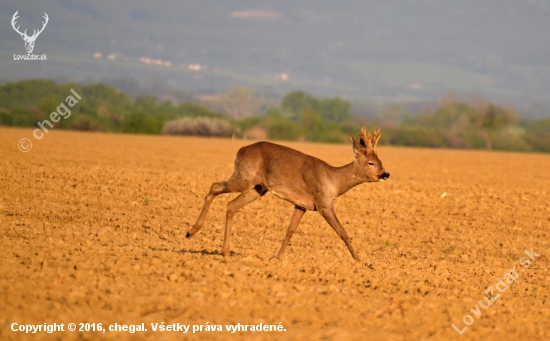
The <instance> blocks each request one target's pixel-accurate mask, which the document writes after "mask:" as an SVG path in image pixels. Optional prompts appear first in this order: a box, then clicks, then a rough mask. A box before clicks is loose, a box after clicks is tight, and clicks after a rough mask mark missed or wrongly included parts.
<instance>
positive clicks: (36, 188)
mask: <svg viewBox="0 0 550 341" xmlns="http://www.w3.org/2000/svg"><path fill="white" fill-rule="evenodd" d="M382 133H383V132H382ZM23 137H27V138H29V139H30V140H31V141H32V142H33V147H32V149H31V150H30V151H29V152H27V153H22V152H21V151H19V150H18V148H17V141H19V139H20V138H23ZM249 143H250V141H242V140H227V139H201V138H181V137H161V136H125V135H112V134H86V133H75V132H63V131H51V132H50V133H48V134H45V136H44V138H43V139H42V140H35V139H34V138H33V137H32V130H21V129H7V128H1V129H0V245H1V247H0V262H1V263H0V339H2V340H12V339H14V340H19V339H20V340H27V339H32V340H50V339H56V340H57V339H63V340H73V339H74V340H76V339H88V340H96V339H112V340H114V339H132V340H142V339H151V340H153V339H163V340H172V339H174V340H180V339H188V340H210V339H217V340H222V339H223V340H225V339H239V340H241V339H252V340H264V339H265V340H309V339H311V340H320V339H322V340H365V339H376V340H427V339H429V340H449V339H460V340H499V341H501V340H515V339H524V340H545V339H546V340H547V339H550V328H549V327H550V306H549V305H550V299H549V293H550V291H549V284H550V280H549V278H550V277H549V276H548V269H549V267H550V262H549V259H548V258H546V257H550V253H549V252H548V236H549V233H550V228H549V225H550V206H549V205H548V203H550V193H549V192H550V172H549V171H548V170H549V169H550V155H537V154H515V153H499V152H484V151H457V150H432V149H412V148H411V149H407V148H390V147H380V148H379V151H378V154H379V157H380V159H381V160H382V161H383V163H384V166H385V168H386V169H387V170H388V171H389V172H390V173H391V177H390V179H389V180H388V181H387V182H386V183H375V184H363V185H360V186H358V187H356V188H354V189H352V190H351V191H350V192H348V193H346V194H345V195H343V196H342V197H340V198H339V199H338V203H337V213H338V216H339V218H340V221H341V222H342V224H343V225H344V227H345V228H346V230H347V232H348V234H349V235H350V236H351V237H352V244H353V245H354V247H355V249H356V251H357V252H358V254H359V256H360V257H361V258H362V261H361V262H359V263H357V262H355V261H353V259H352V258H351V256H350V254H349V252H348V250H347V249H346V247H345V245H344V243H343V242H342V241H341V240H340V239H339V238H338V237H337V235H336V233H335V232H334V231H333V230H332V229H331V228H330V227H329V226H328V224H327V223H326V222H324V221H323V219H322V218H321V217H320V216H319V214H318V213H316V212H307V213H306V215H305V216H304V218H303V220H302V222H301V224H300V226H299V227H298V230H297V232H296V234H295V235H294V237H293V239H292V240H291V244H290V245H289V247H288V248H287V251H286V253H285V256H284V258H283V260H282V261H278V260H274V259H271V260H270V258H271V257H272V256H273V255H274V254H275V253H276V252H277V251H278V248H279V247H280V244H281V242H282V240H283V238H284V235H285V231H286V227H287V224H288V222H289V219H290V215H291V213H292V205H291V204H289V203H288V202H285V201H282V200H280V199H278V198H277V197H275V196H273V195H272V194H269V193H268V194H267V195H266V196H265V197H263V198H261V199H259V200H257V201H255V202H253V203H252V204H250V205H249V206H246V207H245V208H244V209H242V211H241V212H239V213H238V214H236V216H235V218H234V220H233V232H232V245H231V248H232V251H233V252H232V257H231V258H230V259H229V260H228V261H225V260H224V259H223V257H222V256H221V253H220V251H221V246H222V242H223V226H224V219H225V207H226V205H227V203H228V202H229V201H230V200H231V199H232V198H234V197H235V196H236V194H228V195H222V196H219V197H218V198H216V200H215V201H214V203H213V204H212V207H211V209H210V212H209V214H208V217H207V219H206V223H205V226H204V227H203V229H202V230H201V231H200V232H199V233H198V234H197V235H196V236H194V237H193V238H190V239H186V238H185V234H186V232H187V230H188V229H189V228H190V227H191V226H192V224H193V223H194V222H195V219H196V218H197V216H198V213H199V211H200V209H201V207H202V204H203V198H204V196H205V195H206V193H207V191H208V189H209V186H210V184H211V183H212V182H215V181H221V180H225V179H227V178H228V177H229V175H230V174H231V173H232V170H233V157H234V155H235V153H236V152H237V150H238V149H239V147H241V146H243V145H246V144H249ZM285 144H286V145H288V146H290V147H293V148H296V149H298V150H300V151H303V152H305V153H308V154H311V155H314V156H317V157H319V158H321V159H323V160H326V161H327V162H328V163H330V164H332V165H343V164H345V163H348V162H350V161H351V160H352V151H351V147H350V146H348V145H323V144H306V143H285ZM444 193H446V196H444V195H443V194H444ZM531 248H533V250H534V251H535V252H536V253H539V254H540V255H541V256H540V257H539V258H536V260H535V261H532V262H531V265H530V266H529V267H528V268H526V269H524V271H523V272H521V271H520V269H522V268H523V267H522V266H521V265H520V258H521V257H526V255H525V254H524V250H526V249H527V250H531ZM514 266H516V271H517V272H518V273H519V278H518V279H516V281H515V283H513V284H512V285H510V286H509V288H508V289H507V290H505V291H504V292H502V293H500V298H499V299H498V300H497V301H496V302H495V303H494V304H493V305H492V306H490V307H488V308H487V310H485V309H484V308H480V313H481V317H478V316H477V315H476V314H475V313H473V312H471V310H474V311H475V309H476V304H478V301H482V303H485V301H484V300H483V297H484V296H485V291H486V290H487V287H489V286H492V287H493V288H494V287H495V284H496V283H497V281H498V278H503V276H504V274H505V273H506V272H509V271H510V270H511V269H512V268H513V267H514ZM501 288H502V286H501ZM498 293H499V292H498V291H497V289H494V295H495V296H496V295H497V294H498ZM478 307H479V304H478ZM466 314H469V315H471V316H472V317H473V318H474V322H473V324H472V325H471V326H469V327H468V329H467V330H465V331H464V334H463V335H462V336H459V334H458V333H457V332H456V331H455V330H454V329H453V328H452V327H451V324H455V325H456V326H457V328H459V329H462V328H463V327H464V326H465V324H464V322H463V317H464V316H465V315H466ZM466 321H469V320H468V319H467V320H466ZM14 322H16V323H19V324H43V323H53V322H57V323H64V324H65V326H66V325H67V324H68V323H69V322H74V323H79V322H89V323H94V322H96V323H97V322H100V323H102V324H103V327H104V328H105V327H107V326H108V325H110V324H113V323H115V322H116V323H118V324H138V323H142V322H143V323H145V324H146V327H147V328H148V329H149V330H148V332H144V333H135V334H129V333H123V332H106V333H104V334H102V333H97V332H95V333H94V332H68V331H66V332H62V333H55V334H46V333H40V334H35V335H27V334H24V333H16V332H13V331H11V325H12V323H14ZM160 322H164V323H165V325H168V324H172V323H177V322H179V323H181V324H190V325H192V324H195V325H199V324H203V325H204V324H206V323H207V322H208V323H209V325H222V326H223V328H225V325H228V324H237V323H241V324H248V325H250V324H254V325H257V324H259V323H264V324H276V325H278V324H279V322H282V325H283V326H284V328H285V329H286V332H240V333H239V332H237V333H235V334H230V333H227V332H199V333H195V334H192V333H190V334H182V333H176V332H164V333H159V332H152V331H151V328H150V323H160Z"/></svg>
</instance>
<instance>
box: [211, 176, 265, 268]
mask: <svg viewBox="0 0 550 341" xmlns="http://www.w3.org/2000/svg"><path fill="white" fill-rule="evenodd" d="M265 193H267V189H266V188H265V187H263V186H262V185H256V186H255V187H254V188H252V189H249V190H248V191H246V192H244V193H242V194H241V195H239V196H238V197H236V198H235V199H233V200H231V201H230V202H229V204H227V213H226V219H225V235H224V239H223V247H222V253H223V256H224V257H229V249H230V239H231V220H232V219H233V216H234V215H235V213H237V212H238V211H239V210H240V209H241V208H243V207H244V206H246V205H248V204H250V203H251V202H253V201H254V200H256V199H258V198H259V197H261V196H263V195H264V194H265Z"/></svg>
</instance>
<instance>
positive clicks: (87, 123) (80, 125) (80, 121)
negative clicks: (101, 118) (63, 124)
mask: <svg viewBox="0 0 550 341" xmlns="http://www.w3.org/2000/svg"><path fill="white" fill-rule="evenodd" d="M69 129H73V130H81V131H106V130H107V129H106V128H105V126H104V125H103V124H101V123H100V122H96V121H94V120H92V119H91V118H89V117H88V116H83V115H81V116H79V117H77V118H75V119H74V120H73V121H72V122H71V124H70V126H69Z"/></svg>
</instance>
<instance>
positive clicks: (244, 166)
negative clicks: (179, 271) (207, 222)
mask: <svg viewBox="0 0 550 341" xmlns="http://www.w3.org/2000/svg"><path fill="white" fill-rule="evenodd" d="M350 136H351V135H350ZM359 136H360V137H361V140H363V141H362V142H363V144H362V143H359V142H357V140H356V139H355V138H354V137H353V136H351V140H352V144H353V150H354V153H355V159H354V160H353V161H352V162H351V163H350V164H348V165H345V166H342V167H333V166H331V165H329V164H327V163H326V162H324V161H322V160H319V159H317V158H315V157H313V156H310V155H307V154H304V153H302V152H299V151H297V150H294V149H292V148H288V147H285V146H281V145H278V144H274V143H270V142H257V143H254V144H251V145H249V146H246V147H243V148H241V149H240V150H239V151H238V152H237V156H236V157H235V171H234V172H233V175H231V177H230V178H229V180H227V181H226V182H216V183H213V184H212V187H211V188H210V192H209V193H208V195H207V196H206V198H205V202H204V206H203V209H202V211H201V213H200V215H199V218H198V219H197V222H196V223H195V225H194V226H193V228H192V229H191V230H190V231H189V232H188V233H187V237H191V236H193V235H195V234H196V233H197V232H198V231H199V230H200V229H201V227H202V225H203V224H204V219H205V217H206V213H207V212H208V208H209V207H210V204H211V203H212V200H214V198H215V197H216V196H217V195H219V194H222V193H233V192H240V193H242V194H241V195H239V196H238V197H237V198H235V199H234V200H232V201H231V202H230V203H229V204H228V205H227V215H226V227H225V239H224V243H223V249H222V252H223V254H224V256H226V257H227V256H229V246H230V241H229V240H230V233H231V220H232V217H233V215H234V214H235V213H236V212H237V211H238V210H239V209H240V208H242V207H244V206H245V205H247V204H249V203H251V202H252V201H254V200H256V199H258V198H259V197H261V196H262V195H264V194H265V193H266V192H267V191H271V192H272V193H273V194H274V195H276V196H278V197H279V198H281V199H284V200H287V201H289V202H291V203H293V204H294V205H295V207H294V213H293V215H292V218H291V222H290V225H289V227H288V231H287V234H286V237H285V239H284V241H283V244H282V246H281V249H280V250H279V253H278V254H277V258H280V257H281V256H282V255H283V253H284V251H285V248H286V246H287V244H288V242H289V241H290V238H291V237H292V234H293V233H294V231H295V230H296V228H297V227H298V224H299V222H300V219H301V218H302V216H303V215H304V213H305V211H306V210H310V211H319V213H320V214H321V215H322V216H323V218H325V220H326V221H327V222H328V223H329V225H330V226H331V227H332V228H333V229H334V230H335V231H336V233H338V235H339V236H340V238H342V240H343V241H344V242H345V243H346V246H347V247H348V249H349V251H350V253H351V255H352V256H353V258H354V259H356V260H359V257H358V256H357V254H356V253H355V251H354V250H353V248H352V246H351V243H350V241H349V237H348V235H347V233H346V231H345V230H344V228H343V227H342V225H341V224H340V222H339V221H338V218H337V217H336V214H335V212H334V202H335V200H336V198H337V197H338V196H340V195H342V194H344V193H346V192H347V191H349V190H350V189H351V188H353V187H355V186H357V185H359V184H361V183H363V182H377V181H384V180H385V179H387V178H388V177H389V173H387V172H386V170H385V169H384V167H383V166H382V162H381V161H380V159H378V156H377V154H376V151H375V147H376V144H377V143H378V140H379V139H380V129H379V128H378V129H376V131H375V132H370V133H366V130H365V128H364V127H363V128H362V129H361V133H360V134H359Z"/></svg>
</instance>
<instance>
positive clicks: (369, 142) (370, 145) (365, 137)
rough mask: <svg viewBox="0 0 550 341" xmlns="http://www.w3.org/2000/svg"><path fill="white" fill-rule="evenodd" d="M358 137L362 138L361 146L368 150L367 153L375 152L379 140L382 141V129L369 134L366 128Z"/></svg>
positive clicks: (362, 129)
mask: <svg viewBox="0 0 550 341" xmlns="http://www.w3.org/2000/svg"><path fill="white" fill-rule="evenodd" d="M357 135H359V137H360V138H361V142H362V143H361V144H362V145H363V146H364V147H365V148H366V149H367V153H371V152H374V148H376V145H377V144H378V140H380V136H382V134H381V133H380V128H376V130H375V131H371V132H368V133H367V128H365V127H363V128H361V132H360V133H359V134H357Z"/></svg>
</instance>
